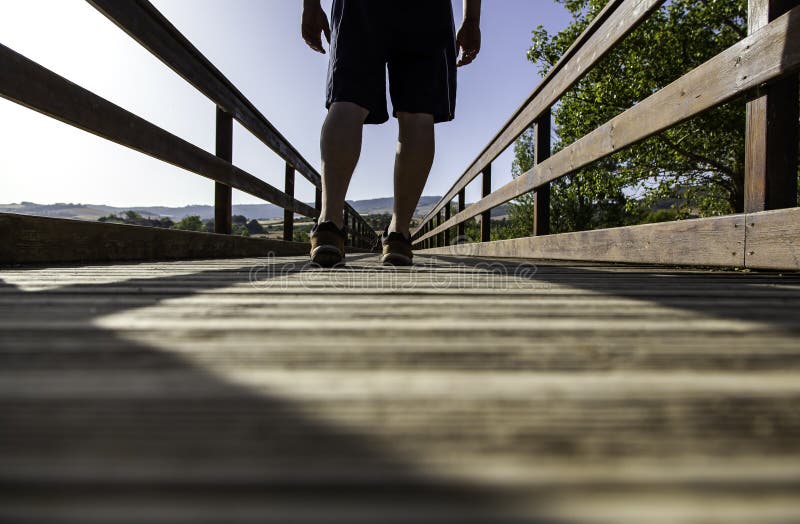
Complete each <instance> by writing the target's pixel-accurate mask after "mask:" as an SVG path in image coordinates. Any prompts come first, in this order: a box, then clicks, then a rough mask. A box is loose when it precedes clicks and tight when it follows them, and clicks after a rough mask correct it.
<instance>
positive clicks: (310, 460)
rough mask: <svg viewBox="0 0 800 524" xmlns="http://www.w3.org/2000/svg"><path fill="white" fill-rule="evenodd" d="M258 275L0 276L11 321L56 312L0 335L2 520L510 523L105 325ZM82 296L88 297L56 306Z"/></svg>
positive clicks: (387, 457)
mask: <svg viewBox="0 0 800 524" xmlns="http://www.w3.org/2000/svg"><path fill="white" fill-rule="evenodd" d="M276 264H277V265H276V267H275V268H273V269H275V271H274V273H273V274H274V275H286V274H287V272H286V271H283V269H286V268H283V267H281V264H280V263H276ZM249 269H250V268H249V267H242V268H239V269H232V270H231V269H228V270H212V271H203V272H199V273H193V274H189V275H185V274H184V275H179V276H166V277H158V278H146V279H133V280H127V281H122V282H112V283H104V284H79V285H72V286H70V285H67V286H64V287H61V288H58V289H53V290H49V291H47V290H46V291H28V292H23V291H20V290H19V289H18V288H17V287H16V286H12V285H10V284H8V283H6V282H4V281H3V280H1V279H0V298H2V296H3V295H6V296H9V295H11V296H14V297H16V298H17V299H18V304H17V305H16V306H14V307H13V308H12V309H11V311H10V313H11V316H10V318H17V319H20V321H21V323H22V324H24V323H25V322H29V321H31V316H30V315H35V314H36V311H37V309H39V311H40V312H41V314H42V315H46V316H45V317H43V318H41V319H38V320H36V322H40V323H41V324H40V326H39V327H38V328H37V329H27V330H26V329H25V328H24V327H21V328H20V329H18V330H14V331H11V330H9V329H2V330H0V369H2V370H3V371H2V373H3V375H4V376H5V377H6V379H7V380H6V383H5V384H0V428H2V429H0V486H2V489H0V491H1V492H2V495H0V520H2V521H4V522H11V521H14V522H95V521H98V522H145V521H147V522H185V521H191V522H226V523H227V522H275V523H278V522H280V523H284V522H348V523H359V522H364V523H367V522H370V523H374V522H423V521H424V522H511V521H512V520H510V519H509V520H505V519H504V518H503V517H499V516H498V512H499V511H500V509H501V507H502V506H501V505H500V504H499V503H498V501H497V499H496V498H495V496H494V495H493V494H492V493H490V492H488V491H487V490H485V489H479V488H477V487H474V486H470V485H466V484H463V485H462V484H459V483H458V482H455V481H448V480H446V479H441V478H437V477H436V476H435V475H432V474H431V473H430V472H426V471H423V470H420V469H418V467H417V466H415V465H414V464H412V463H410V462H409V461H408V460H407V458H404V457H402V454H400V453H398V452H397V451H396V450H395V449H393V448H392V443H391V442H386V441H378V440H376V439H375V438H374V437H371V436H369V435H366V434H363V433H361V432H359V431H358V430H355V429H352V428H347V427H345V426H338V425H336V424H334V423H331V422H327V421H325V420H323V419H322V418H316V417H315V416H314V413H313V412H311V413H309V411H308V410H309V405H308V404H306V405H304V406H302V407H301V406H300V405H298V404H297V403H295V402H294V401H293V400H292V399H291V398H286V397H282V396H280V395H275V394H269V393H261V392H256V391H253V390H251V389H249V388H246V387H242V386H240V385H237V384H234V383H232V382H229V381H226V380H225V379H224V378H222V377H221V376H219V375H216V374H213V373H211V372H210V371H209V370H207V369H204V368H202V367H200V366H198V365H197V364H195V363H193V362H190V361H189V360H187V359H185V358H182V357H181V356H180V355H178V354H175V353H169V352H167V351H164V350H162V349H159V348H158V347H156V346H150V345H147V344H144V343H142V342H140V341H135V340H132V339H131V338H130V337H126V336H121V334H120V333H119V332H118V330H113V329H105V328H101V327H98V326H97V325H96V323H95V321H96V320H97V318H98V317H101V316H107V315H111V314H115V313H121V312H124V311H130V310H131V309H136V308H146V307H150V306H156V305H158V304H159V303H161V302H162V301H163V300H165V299H175V298H182V297H190V296H193V295H197V294H199V293H203V292H208V291H213V290H218V289H220V288H224V287H227V286H230V285H233V284H236V283H241V282H243V281H246V280H245V279H246V278H247V276H248V270H249ZM288 271H289V272H291V271H293V270H292V269H291V268H289V269H288ZM189 281H190V282H189ZM140 288H142V289H144V288H147V289H148V290H149V291H143V292H142V289H140ZM137 290H139V292H137ZM75 294H80V295H81V296H85V297H91V300H89V301H88V302H87V303H86V304H84V305H78V306H76V305H75V303H74V302H69V301H59V296H65V295H73V296H74V295H75ZM120 294H123V295H124V294H129V295H130V294H133V295H135V301H130V300H118V298H119V295H120ZM32 299H36V300H33V301H32ZM37 300H38V302H37ZM132 303H133V304H135V305H132ZM37 304H39V305H37ZM40 306H41V307H40ZM8 307H9V306H8V302H6V303H5V305H4V308H5V309H6V311H7V312H9V310H8ZM48 322H53V324H52V326H51V327H47V323H48ZM198 336H201V337H202V336H203V335H198ZM16 372H19V378H18V379H17V380H15V379H13V378H12V377H14V375H15V373H16ZM38 372H41V374H40V375H39V374H38ZM286 372H287V373H290V372H291V371H290V370H286ZM320 387H324V386H323V385H322V384H321V385H320ZM312 405H313V403H312ZM342 407H343V408H344V409H346V406H342ZM514 522H518V521H516V520H514Z"/></svg>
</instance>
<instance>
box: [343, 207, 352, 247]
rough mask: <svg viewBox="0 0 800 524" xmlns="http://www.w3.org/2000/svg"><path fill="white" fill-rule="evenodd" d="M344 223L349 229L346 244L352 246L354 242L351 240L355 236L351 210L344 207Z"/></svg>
mask: <svg viewBox="0 0 800 524" xmlns="http://www.w3.org/2000/svg"><path fill="white" fill-rule="evenodd" d="M342 224H343V225H344V228H345V230H346V231H347V238H345V240H344V244H345V245H346V246H352V245H353V244H352V243H351V240H352V238H353V232H352V231H351V230H350V211H348V209H347V208H344V218H343V219H342Z"/></svg>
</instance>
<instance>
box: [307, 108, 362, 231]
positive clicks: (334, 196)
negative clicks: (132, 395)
mask: <svg viewBox="0 0 800 524" xmlns="http://www.w3.org/2000/svg"><path fill="white" fill-rule="evenodd" d="M367 115H369V111H368V110H366V109H364V108H363V107H361V106H359V105H357V104H353V103H351V102H334V103H333V104H331V107H330V109H329V110H328V116H327V117H326V118H325V123H324V124H323V125H322V136H321V139H320V150H321V152H322V209H321V211H320V216H319V222H326V221H330V222H333V223H334V224H336V225H337V226H338V227H342V225H343V223H344V199H345V197H346V196H347V188H348V186H349V185H350V179H351V178H352V177H353V171H355V169H356V164H357V163H358V157H359V156H360V155H361V132H362V130H363V127H364V120H366V118H367Z"/></svg>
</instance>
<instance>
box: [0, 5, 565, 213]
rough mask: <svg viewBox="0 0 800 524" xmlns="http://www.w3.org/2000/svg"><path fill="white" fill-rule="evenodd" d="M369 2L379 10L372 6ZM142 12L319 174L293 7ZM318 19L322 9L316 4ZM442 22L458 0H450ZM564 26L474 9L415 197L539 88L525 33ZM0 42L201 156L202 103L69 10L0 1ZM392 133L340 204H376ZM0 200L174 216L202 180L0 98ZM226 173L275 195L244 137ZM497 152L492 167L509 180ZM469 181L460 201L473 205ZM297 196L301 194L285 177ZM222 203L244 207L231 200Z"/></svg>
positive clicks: (442, 182) (378, 131)
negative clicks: (464, 61)
mask: <svg viewBox="0 0 800 524" xmlns="http://www.w3.org/2000/svg"><path fill="white" fill-rule="evenodd" d="M376 1H379V0H376ZM154 3H155V5H156V6H157V7H158V8H159V9H160V10H161V11H162V12H163V13H164V14H165V15H166V16H167V17H168V18H169V19H170V20H172V22H173V23H174V24H175V25H176V26H177V27H178V28H179V29H180V30H181V31H182V32H183V33H184V34H185V35H186V36H187V37H188V38H189V39H190V40H191V41H192V42H194V44H195V45H196V46H197V47H198V48H199V49H200V50H201V51H202V52H203V53H205V54H206V56H208V58H209V59H210V60H211V61H212V62H214V63H215V64H216V65H217V67H219V68H220V69H221V70H222V72H223V73H224V74H225V75H227V76H228V78H230V79H231V81H233V83H234V84H236V85H237V86H238V87H239V89H241V90H242V92H243V93H244V94H245V95H246V96H247V97H248V98H250V100H252V101H253V102H254V103H255V105H256V106H257V107H258V108H259V109H260V110H261V111H262V112H263V113H264V114H265V115H266V116H267V118H269V119H270V120H271V121H272V123H273V124H275V125H276V126H277V127H278V129H280V130H281V132H282V133H283V134H284V135H285V136H286V137H287V138H288V139H289V140H290V141H291V142H292V143H293V144H294V145H295V147H297V149H299V150H300V152H301V153H302V154H303V155H304V156H305V157H306V158H307V159H309V161H310V162H311V163H312V164H313V165H314V166H316V167H317V168H319V146H318V136H319V127H320V125H321V123H322V121H323V119H324V117H325V109H324V95H325V92H324V88H325V72H326V67H327V55H326V56H323V55H320V54H317V53H313V52H312V51H310V50H309V49H308V48H307V47H306V45H305V43H304V42H303V40H302V39H301V38H300V34H299V24H300V5H301V2H300V0H156V1H155V2H154ZM323 6H324V7H325V8H326V10H328V8H329V6H330V0H324V1H323ZM454 8H455V9H454V10H455V14H456V24H458V23H459V22H460V19H461V5H460V0H455V1H454ZM568 21H569V16H568V14H567V12H566V10H564V9H563V8H562V7H561V6H558V5H556V4H555V3H554V2H553V1H552V0H484V8H483V51H482V53H481V55H480V56H479V57H478V59H477V61H476V62H475V63H474V64H472V65H471V66H468V67H464V68H462V69H460V71H459V79H458V80H459V93H458V107H457V110H456V113H457V114H456V120H455V121H454V122H451V123H447V124H442V125H438V126H437V158H436V162H435V164H434V167H433V171H432V173H431V177H430V179H429V181H428V184H427V186H426V188H425V194H426V195H441V194H443V193H444V192H445V191H446V190H447V189H448V188H449V187H450V185H451V184H452V182H453V181H454V180H455V178H456V177H457V176H458V175H460V174H461V173H462V172H463V171H464V169H465V168H466V167H467V166H468V165H469V164H470V162H471V161H472V160H473V159H474V158H475V156H476V155H477V153H479V152H480V150H481V149H482V148H483V147H484V146H485V145H486V143H487V142H488V141H489V139H491V137H492V136H493V135H494V134H495V133H496V132H497V130H498V129H499V128H500V126H501V125H502V124H503V123H504V122H505V121H506V120H507V118H508V117H509V116H510V114H511V113H512V112H513V111H514V110H515V109H516V108H517V106H518V105H519V104H520V103H521V102H522V101H523V100H524V98H525V97H526V96H527V94H528V93H529V92H530V91H531V89H532V88H533V87H534V86H535V85H536V84H537V83H538V82H539V77H538V75H537V74H536V68H535V67H534V66H533V65H532V64H530V63H529V62H527V61H526V59H525V52H526V50H527V49H528V47H529V44H530V32H531V30H532V29H533V28H534V27H535V26H536V25H537V24H542V25H544V26H545V27H546V28H548V29H549V30H550V31H558V30H560V29H561V28H563V27H564V26H565V25H566V24H567V23H568ZM0 42H2V43H3V44H4V45H6V46H8V47H10V48H12V49H14V50H15V51H17V52H20V53H22V54H23V55H25V56H27V57H28V58H31V59H33V60H35V61H37V62H39V63H40V64H42V65H44V66H45V67H47V68H49V69H52V70H54V71H55V72H57V73H58V74H60V75H62V76H65V77H66V78H68V79H69V80H71V81H73V82H76V83H78V84H80V85H82V86H84V87H86V88H88V89H90V90H92V91H94V92H95V93H97V94H99V95H101V96H103V97H105V98H107V99H109V100H111V101H113V102H114V103H116V104H118V105H120V106H122V107H124V108H126V109H128V110H130V111H133V112H134V113H137V114H138V115H140V116H142V117H144V118H146V119H148V120H150V121H151V122H153V123H155V124H157V125H159V126H161V127H163V128H165V129H167V130H168V131H170V132H172V133H175V134H176V135H178V136H180V137H182V138H184V139H186V140H189V141H190V142H192V143H194V144H196V145H198V146H200V147H202V148H204V149H206V150H208V151H212V152H213V147H214V114H215V110H214V106H213V104H212V103H211V102H209V101H208V100H207V99H206V98H204V97H203V96H202V95H200V94H198V93H197V92H195V91H194V89H193V88H191V87H190V86H188V84H186V83H185V82H184V81H183V80H182V79H180V78H179V77H178V76H177V75H175V74H174V73H172V71H170V70H169V69H168V68H167V67H166V66H164V65H162V64H161V63H160V62H159V61H158V60H157V59H155V58H153V57H152V56H151V55H149V54H148V53H147V52H146V51H145V50H144V49H142V48H141V47H139V46H138V44H136V43H135V42H134V41H133V40H132V39H130V38H129V37H128V36H127V35H125V34H124V33H122V32H121V31H120V30H119V29H118V28H117V27H116V26H114V25H113V24H112V23H110V22H109V21H107V20H106V19H105V18H104V17H103V16H102V15H100V14H99V13H98V12H97V11H95V10H94V9H93V8H92V7H91V6H89V5H88V4H87V3H85V2H83V1H82V0H4V1H3V16H2V17H0ZM396 134H397V122H396V120H394V119H392V120H390V122H389V123H387V124H385V125H383V126H367V127H366V128H365V133H364V149H363V153H362V156H361V161H360V163H359V165H358V169H357V171H356V174H355V176H354V178H353V184H352V186H351V189H350V192H349V193H348V198H349V199H366V198H375V197H383V196H389V195H391V192H392V177H391V174H392V162H393V156H394V149H395V140H396ZM0 144H2V154H0V202H2V203H10V202H19V201H22V200H26V201H33V202H38V203H54V202H83V203H96V204H99V203H105V204H111V205H118V206H130V205H186V204H200V203H211V202H213V186H212V183H211V182H210V181H208V180H207V179H204V178H202V177H199V176H195V175H192V174H189V173H186V172H184V171H182V170H180V169H177V168H174V167H171V166H167V165H165V164H163V163H161V162H159V161H156V160H153V159H151V158H149V157H146V156H144V155H141V154H139V153H136V152H133V151H130V150H127V149H125V148H123V147H121V146H117V145H116V144H112V143H110V142H107V141H104V140H102V139H99V138H96V137H94V136H92V135H89V134H87V133H85V132H82V131H78V130H76V129H73V128H71V127H69V126H66V125H63V124H61V123H58V122H56V121H54V120H51V119H49V118H47V117H44V116H42V115H39V114H37V113H34V112H32V111H30V110H27V109H24V108H22V107H21V106H17V105H16V104H13V103H11V102H8V101H6V100H4V99H0ZM234 162H235V163H237V164H238V165H239V166H240V167H242V168H244V169H245V170H247V171H249V172H250V173H252V174H254V175H256V176H258V177H260V178H263V179H264V180H266V181H268V182H270V183H272V184H274V185H277V186H279V187H282V184H283V164H282V161H281V160H280V159H278V157H277V156H276V155H275V154H274V153H272V151H270V150H269V149H267V148H266V147H265V146H263V145H262V144H261V143H260V142H258V141H257V140H256V139H254V138H252V137H251V136H250V135H249V134H248V133H246V132H245V131H243V130H242V129H240V128H238V127H237V129H236V130H235V134H234ZM510 165H511V154H510V151H509V152H507V153H505V154H504V155H503V156H501V158H500V159H499V160H498V161H497V162H496V163H495V165H494V178H495V184H497V185H499V184H501V183H504V182H505V181H508V180H510ZM477 185H478V184H477V183H473V184H471V186H470V188H469V189H468V199H469V200H474V199H475V198H477V197H478V196H479V188H478V187H477ZM297 193H298V196H299V197H300V198H302V199H304V200H312V199H313V189H312V187H311V185H310V184H309V183H308V182H306V181H305V180H304V179H299V178H298V187H297ZM234 201H235V202H236V203H253V202H258V200H257V199H255V198H254V197H250V196H249V195H246V194H244V193H240V192H234Z"/></svg>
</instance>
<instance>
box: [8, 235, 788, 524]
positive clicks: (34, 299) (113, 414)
mask: <svg viewBox="0 0 800 524" xmlns="http://www.w3.org/2000/svg"><path fill="white" fill-rule="evenodd" d="M542 238H547V237H542ZM306 259H307V257H297V258H287V259H284V260H279V261H265V260H264V259H263V258H246V259H232V260H214V261H209V260H203V261H192V262H168V263H140V264H117V265H112V264H101V265H91V266H85V267H76V266H74V265H73V266H69V267H42V268H33V269H31V268H8V269H5V270H4V271H3V272H2V275H1V276H0V283H2V285H0V348H2V350H0V421H2V427H3V428H4V429H6V428H8V429H10V430H7V431H3V432H2V444H3V445H2V446H0V465H2V467H0V485H2V486H3V487H4V489H3V490H0V521H2V522H48V523H51V522H53V523H56V522H59V523H60V522H95V521H96V522H99V521H102V522H104V523H108V524H122V523H126V524H127V523H129V522H132V521H133V520H136V521H142V520H146V521H147V522H157V523H159V524H160V523H165V524H166V523H168V522H169V523H173V522H235V523H256V522H258V523H270V524H283V523H285V522H292V523H298V524H312V523H315V524H316V523H319V522H325V523H334V522H336V523H338V522H342V523H348V524H353V523H357V524H366V523H373V522H386V521H387V518H386V515H391V517H390V519H389V520H390V521H391V522H392V523H394V524H399V523H404V524H405V523H408V524H411V523H414V522H425V523H426V524H428V523H431V524H440V523H442V524H443V523H454V522H458V523H478V522H481V523H483V522H506V523H511V522H554V523H555V522H570V523H574V524H598V523H615V524H616V523H625V524H633V523H641V522H646V523H648V524H649V523H651V522H652V523H654V524H691V523H697V522H725V523H726V524H752V523H759V524H786V523H788V522H795V521H797V520H798V519H797V517H798V516H800V501H799V500H798V498H797V490H798V486H800V482H799V481H798V472H800V407H799V406H800V403H799V402H798V399H800V380H798V376H800V345H798V344H797V338H798V330H797V322H798V320H797V319H798V311H800V276H797V275H784V276H779V275H777V274H774V273H771V274H766V273H762V274H759V273H757V272H750V273H734V272H724V271H700V270H694V269H693V270H677V269H675V268H669V269H668V268H663V267H658V268H652V267H651V268H647V267H621V266H609V265H600V264H589V263H577V264H576V263H569V264H565V263H541V262H537V264H536V271H535V272H531V271H527V272H526V271H517V270H518V269H525V268H527V269H530V268H531V266H530V264H527V263H524V262H522V263H520V262H519V261H517V262H514V261H501V260H496V259H491V260H487V259H467V258H449V257H428V256H424V255H423V256H420V257H419V260H420V262H419V265H418V266H417V267H413V268H407V269H394V268H391V269H386V268H382V267H381V266H379V265H378V261H377V260H376V259H377V257H375V256H354V257H352V259H351V266H352V268H351V269H350V270H348V271H322V270H317V269H303V268H302V264H303V262H304V261H305V260H306ZM253 268H259V269H260V270H262V271H263V273H264V275H265V276H266V277H267V278H264V279H262V280H260V281H258V282H255V283H254V282H253V281H252V278H251V277H252V275H253V274H254V273H253V271H252V270H253ZM270 268H272V269H273V270H274V274H273V275H272V276H271V277H270V276H269V271H268V270H269V269H270ZM284 270H286V271H284ZM256 274H257V273H256ZM481 278H482V280H479V279H481ZM37 285H38V287H37ZM308 318H313V319H315V325H316V326H317V327H318V328H319V329H307V328H308V320H307V319H308ZM387 318H392V319H393V320H394V321H392V322H387V321H386V319H387ZM354 464H357V467H353V465H354ZM232 508H234V510H233V511H232ZM509 508H514V511H513V515H508V514H507V512H506V511H507V509H509ZM132 515H134V516H135V519H134V517H131V516H132Z"/></svg>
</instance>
